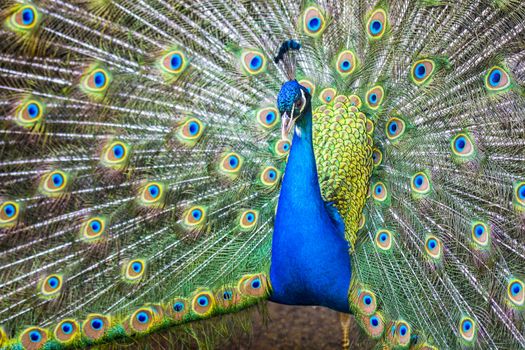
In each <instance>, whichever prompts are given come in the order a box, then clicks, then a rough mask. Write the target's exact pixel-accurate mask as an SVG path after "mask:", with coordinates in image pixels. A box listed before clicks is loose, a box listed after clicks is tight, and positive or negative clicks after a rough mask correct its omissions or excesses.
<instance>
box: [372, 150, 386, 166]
mask: <svg viewBox="0 0 525 350" xmlns="http://www.w3.org/2000/svg"><path fill="white" fill-rule="evenodd" d="M382 161H383V153H382V152H381V150H380V149H379V148H374V149H373V150H372V162H373V163H374V167H376V168H377V167H378V166H380V165H381V163H382Z"/></svg>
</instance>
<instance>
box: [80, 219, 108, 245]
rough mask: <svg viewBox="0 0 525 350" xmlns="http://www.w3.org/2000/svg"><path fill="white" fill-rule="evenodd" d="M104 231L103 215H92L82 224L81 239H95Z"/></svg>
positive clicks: (89, 240)
mask: <svg viewBox="0 0 525 350" xmlns="http://www.w3.org/2000/svg"><path fill="white" fill-rule="evenodd" d="M105 231H106V219H105V218H103V217H93V218H91V219H88V220H87V221H86V222H84V224H83V225H82V228H81V233H82V239H84V240H85V241H88V242H93V241H96V240H98V239H100V238H101V236H102V235H103V234H104V232H105Z"/></svg>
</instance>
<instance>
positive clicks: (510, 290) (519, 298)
mask: <svg viewBox="0 0 525 350" xmlns="http://www.w3.org/2000/svg"><path fill="white" fill-rule="evenodd" d="M507 298H508V299H509V301H510V302H511V305H512V306H514V307H520V308H521V307H523V306H524V305H525V284H524V283H523V281H521V280H519V279H517V278H513V279H511V280H510V281H509V283H508V285H507Z"/></svg>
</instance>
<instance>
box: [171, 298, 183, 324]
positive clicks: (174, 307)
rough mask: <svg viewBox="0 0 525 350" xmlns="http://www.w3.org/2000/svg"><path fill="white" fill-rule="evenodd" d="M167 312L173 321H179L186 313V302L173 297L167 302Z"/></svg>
mask: <svg viewBox="0 0 525 350" xmlns="http://www.w3.org/2000/svg"><path fill="white" fill-rule="evenodd" d="M169 305H170V306H169V308H168V314H169V315H170V316H171V318H173V319H174V320H175V321H181V320H182V319H183V318H184V316H185V315H186V314H187V313H188V303H187V301H186V300H185V299H180V298H178V299H175V300H174V301H173V302H172V303H170V304H169Z"/></svg>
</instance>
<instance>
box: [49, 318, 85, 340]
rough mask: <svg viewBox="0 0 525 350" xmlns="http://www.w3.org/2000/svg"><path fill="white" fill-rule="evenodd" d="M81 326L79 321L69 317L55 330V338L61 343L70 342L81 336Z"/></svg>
mask: <svg viewBox="0 0 525 350" xmlns="http://www.w3.org/2000/svg"><path fill="white" fill-rule="evenodd" d="M79 330H80V326H79V324H78V322H77V321H75V320H72V319H67V320H63V321H61V322H60V323H59V324H58V325H57V326H56V327H55V330H54V335H55V339H57V340H58V341H59V342H61V343H69V342H70V341H72V340H74V339H76V338H78V337H79V335H80V333H79Z"/></svg>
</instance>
